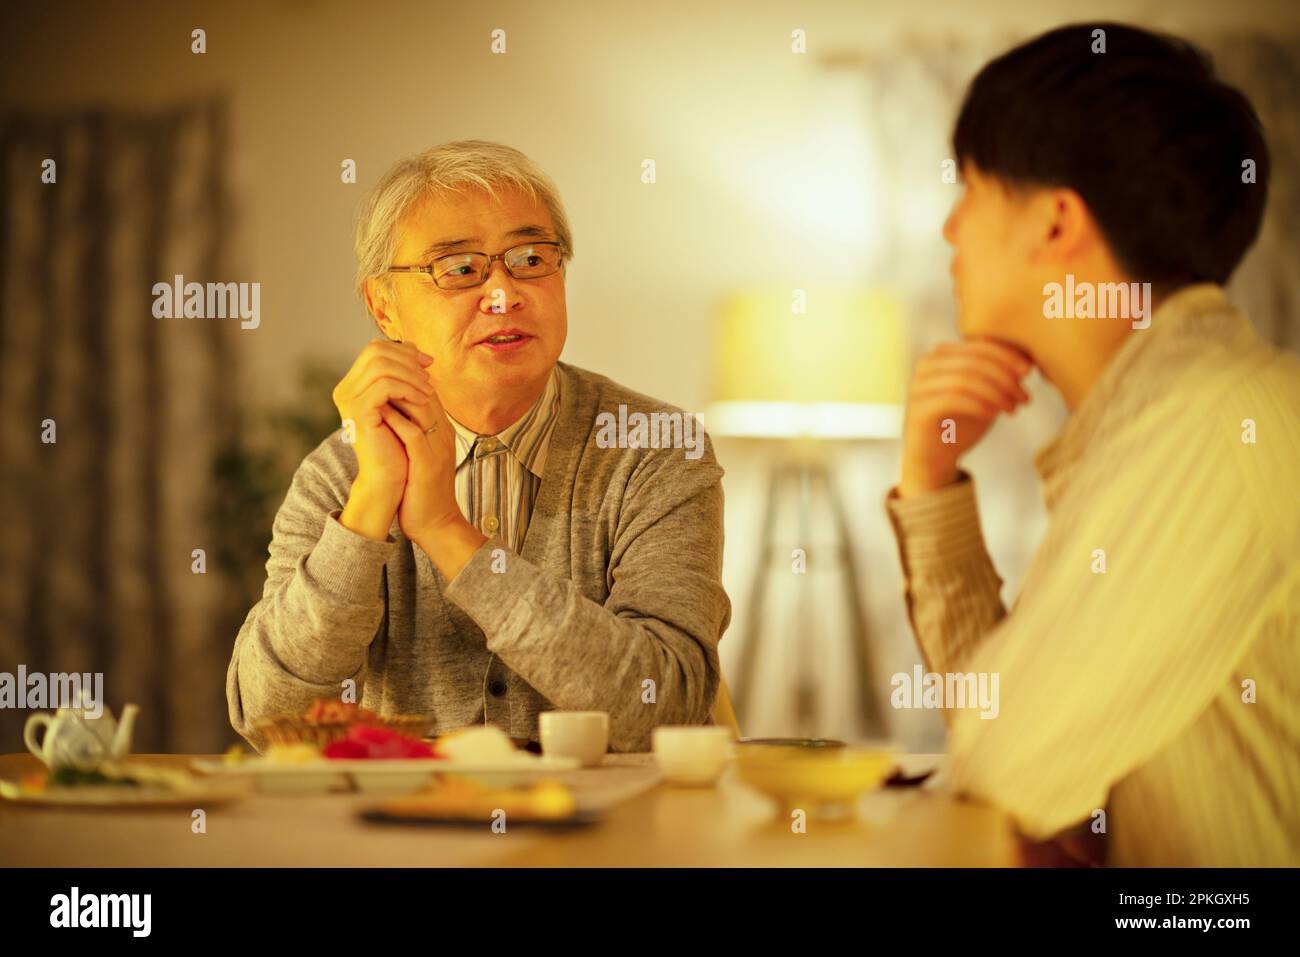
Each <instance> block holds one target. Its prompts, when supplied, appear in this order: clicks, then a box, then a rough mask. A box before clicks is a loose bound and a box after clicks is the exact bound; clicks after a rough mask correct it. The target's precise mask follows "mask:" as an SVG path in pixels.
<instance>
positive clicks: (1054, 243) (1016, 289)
mask: <svg viewBox="0 0 1300 957" xmlns="http://www.w3.org/2000/svg"><path fill="white" fill-rule="evenodd" d="M953 145H954V150H955V154H956V160H957V163H958V165H959V168H960V170H961V173H962V178H963V181H964V189H963V193H962V196H961V198H960V200H959V201H958V203H957V205H956V207H955V208H954V210H953V212H952V214H951V215H950V216H949V218H948V221H947V223H946V224H945V226H944V236H945V238H946V239H947V240H948V241H949V242H950V243H951V244H952V246H953V247H954V250H955V253H956V255H955V257H954V260H953V264H952V275H953V278H954V282H955V292H956V297H957V302H958V310H959V325H960V331H961V336H962V341H961V342H959V343H955V344H944V345H940V346H939V347H937V348H936V349H934V350H933V351H932V352H931V353H930V354H928V355H927V356H925V357H924V358H922V359H921V360H920V362H919V364H918V366H917V369H916V374H915V376H914V378H913V381H912V384H911V387H910V394H909V399H908V409H907V416H906V425H905V427H904V439H903V459H902V470H901V478H900V481H899V484H898V485H897V486H896V487H895V488H894V489H893V490H891V492H890V494H889V497H888V500H887V502H886V505H887V509H888V512H889V515H890V518H891V521H892V523H893V526H894V529H895V533H896V535H897V537H898V542H899V551H900V555H901V558H902V562H903V567H904V573H905V577H906V582H907V601H908V610H909V615H910V617H911V620H912V625H913V628H914V630H915V632H916V635H917V639H918V642H919V644H920V646H921V649H922V653H923V656H924V658H925V660H926V663H927V666H928V667H929V669H930V670H931V671H933V672H935V673H939V674H944V675H954V674H966V673H976V674H978V673H990V674H997V675H998V677H999V683H998V687H999V690H1000V701H999V702H998V708H997V711H996V715H997V716H996V718H993V719H992V720H986V719H985V718H983V717H982V716H981V711H980V710H977V709H969V710H967V709H962V708H953V709H952V710H947V711H945V712H944V713H945V715H946V716H947V717H948V725H949V734H950V752H951V758H952V774H953V782H954V784H955V786H956V787H958V788H959V789H960V790H962V791H964V792H967V793H971V794H973V795H976V796H979V797H982V798H984V799H987V800H990V801H992V802H994V803H997V804H999V805H1001V806H1003V807H1005V808H1006V809H1007V810H1009V811H1010V812H1011V813H1012V814H1013V815H1014V817H1015V819H1016V821H1017V823H1018V826H1019V828H1020V830H1021V831H1022V833H1023V834H1024V835H1025V836H1027V837H1029V838H1031V839H1034V840H1044V841H1045V840H1054V841H1055V842H1057V843H1058V844H1060V845H1061V846H1064V847H1072V848H1074V847H1081V846H1083V845H1084V844H1088V845H1089V846H1090V847H1091V848H1093V849H1096V848H1098V847H1099V846H1100V848H1101V855H1100V858H1101V859H1104V860H1106V861H1107V862H1109V863H1112V864H1120V865H1133V864H1161V865H1285V864H1289V865H1295V864H1298V863H1300V495H1297V487H1298V486H1300V360H1298V359H1297V357H1296V356H1294V355H1292V354H1290V353H1286V352H1282V351H1279V350H1278V349H1276V348H1274V347H1272V346H1271V345H1269V344H1267V343H1266V342H1264V341H1262V340H1261V339H1260V338H1259V336H1258V335H1257V334H1256V332H1255V330H1254V328H1253V327H1252V325H1251V324H1250V322H1249V321H1248V320H1247V318H1246V317H1245V316H1244V315H1243V314H1242V313H1241V312H1240V311H1238V310H1237V309H1235V308H1234V307H1233V306H1231V305H1230V304H1229V303H1228V301H1227V299H1226V298H1225V295H1224V291H1223V289H1222V286H1223V285H1224V284H1225V283H1226V282H1227V280H1228V278H1229V277H1230V276H1231V275H1232V273H1233V271H1234V269H1235V268H1236V267H1237V265H1238V264H1239V263H1240V261H1241V259H1242V257H1243V255H1244V254H1245V252H1246V250H1247V249H1248V247H1249V246H1250V245H1251V243H1252V242H1253V241H1254V239H1255V237H1256V236H1257V234H1258V232H1259V229H1260V222H1261V219H1262V217H1263V212H1264V207H1265V200H1266V197H1267V187H1268V178H1269V157H1268V148H1267V146H1266V144H1265V139H1264V134H1263V131H1262V129H1261V126H1260V122H1259V119H1258V117H1257V116H1256V115H1255V112H1254V110H1253V109H1252V107H1251V105H1250V103H1249V102H1248V101H1247V100H1246V99H1245V97H1243V96H1242V94H1241V93H1239V92H1238V91H1237V90H1235V89H1233V88H1232V87H1230V86H1227V85H1225V84H1224V83H1223V82H1222V81H1221V80H1220V79H1218V78H1217V77H1216V75H1215V73H1214V70H1213V67H1212V65H1211V63H1210V61H1209V59H1208V57H1206V56H1205V55H1204V54H1203V53H1202V52H1200V51H1199V50H1197V49H1196V48H1195V47H1193V46H1191V45H1190V44H1188V43H1186V42H1184V41H1182V40H1178V39H1175V38H1173V37H1167V36H1161V35H1157V34H1153V33H1150V32H1147V31H1144V30H1140V29H1136V28H1133V27H1129V26H1123V25H1120V24H1111V23H1102V24H1090V25H1074V26H1067V27H1062V28H1060V29H1057V30H1053V31H1051V32H1049V33H1047V34H1044V35H1042V36H1040V37H1038V38H1036V39H1034V40H1032V41H1029V42H1028V43H1025V44H1023V45H1022V46H1019V47H1017V48H1015V49H1013V50H1011V51H1010V52H1008V53H1006V54H1004V55H1003V56H1001V57H999V58H998V59H996V60H994V61H993V62H991V63H989V64H988V65H986V66H985V67H984V68H983V69H982V70H981V71H980V73H979V74H978V75H977V76H976V78H975V79H974V81H973V82H972V83H971V85H970V88H969V90H968V92H967V95H966V99H965V102H964V103H963V105H962V108H961V112H960V115H959V117H958V119H957V123H956V128H955V132H954V136H953ZM1035 367H1036V368H1037V369H1038V370H1039V371H1040V372H1041V373H1042V375H1043V376H1044V378H1045V379H1046V380H1047V381H1048V382H1050V383H1051V384H1052V385H1053V386H1054V387H1055V388H1056V389H1058V390H1059V391H1060V393H1061V394H1062V396H1063V397H1064V399H1065V401H1066V403H1067V405H1068V406H1069V408H1070V410H1071V414H1070V418H1069V420H1068V421H1067V422H1066V424H1065V426H1064V427H1063V429H1062V430H1061V432H1060V434H1058V435H1057V436H1056V437H1055V438H1054V439H1053V440H1052V442H1051V443H1050V444H1049V445H1048V446H1047V447H1046V448H1044V449H1043V450H1042V451H1041V452H1040V453H1039V454H1038V456H1037V457H1036V459H1035V463H1034V464H1035V467H1036V469H1037V471H1038V473H1039V475H1040V478H1041V480H1042V485H1043V492H1044V498H1045V501H1046V505H1047V509H1048V513H1049V527H1048V531H1047V534H1046V536H1045V538H1044V540H1043V542H1042V544H1041V547H1040V549H1039V551H1038V553H1037V555H1036V556H1035V558H1034V560H1033V562H1032V564H1031V566H1030V568H1029V571H1028V573H1027V575H1026V577H1025V579H1024V583H1023V586H1022V589H1021V592H1020V595H1019V597H1018V598H1017V599H1016V601H1015V603H1014V604H1013V605H1012V607H1011V609H1010V610H1007V609H1006V608H1004V606H1003V604H1002V601H1001V598H1000V595H999V592H1000V588H1001V584H1002V582H1001V579H1000V578H999V577H998V575H997V573H996V571H995V570H994V567H993V565H992V563H991V561H990V559H989V555H988V553H987V550H986V549H985V546H984V543H983V539H982V535H981V532H980V525H979V518H978V514H977V510H976V500H975V493H974V484H973V480H972V478H971V476H970V475H969V474H967V473H966V472H965V471H963V470H961V469H960V468H959V462H960V460H961V458H962V456H963V455H964V454H965V453H966V452H968V451H969V450H970V449H971V448H972V447H974V446H975V445H976V444H977V443H978V442H979V441H980V439H981V438H982V437H983V436H984V434H985V433H986V432H987V430H988V429H989V428H990V426H991V425H992V424H993V422H994V420H995V419H996V418H997V417H998V416H999V415H1001V414H1002V413H1006V412H1012V411H1014V409H1015V408H1016V407H1017V406H1019V405H1020V404H1022V403H1024V402H1026V401H1028V395H1027V393H1026V392H1025V391H1024V389H1023V387H1022V385H1021V380H1022V379H1023V378H1024V376H1025V375H1027V374H1028V373H1029V371H1030V370H1031V369H1032V368H1035ZM946 704H947V705H948V706H949V707H951V706H952V704H953V702H946ZM1080 835H1082V836H1085V837H1092V836H1094V835H1096V836H1101V835H1104V837H1105V840H1104V842H1103V841H1078V840H1076V838H1077V837H1079V836H1080Z"/></svg>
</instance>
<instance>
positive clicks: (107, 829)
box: [0, 754, 1024, 867]
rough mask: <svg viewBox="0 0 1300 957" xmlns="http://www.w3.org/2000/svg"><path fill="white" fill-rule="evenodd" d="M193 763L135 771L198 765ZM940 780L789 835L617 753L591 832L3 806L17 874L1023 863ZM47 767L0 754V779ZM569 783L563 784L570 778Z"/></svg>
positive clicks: (307, 805)
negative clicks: (22, 870) (199, 824)
mask: <svg viewBox="0 0 1300 957" xmlns="http://www.w3.org/2000/svg"><path fill="white" fill-rule="evenodd" d="M195 757H208V758H212V759H218V758H219V757H220V756H219V755H176V754H172V755H161V754H159V755H136V756H133V757H132V760H137V761H143V762H147V763H149V764H156V765H161V766H166V767H189V765H190V762H191V760H192V759H193V758H195ZM901 763H902V766H903V769H904V770H905V771H907V772H915V771H920V770H923V769H929V768H935V769H937V773H936V774H934V775H933V776H931V778H929V779H928V780H927V781H925V783H924V784H923V785H920V786H911V787H892V786H891V787H882V788H879V789H877V790H874V791H871V792H869V793H868V794H866V795H864V796H863V797H862V798H861V800H860V801H859V802H858V803H857V805H856V806H855V807H854V808H853V809H852V810H853V813H851V814H849V815H846V816H843V817H841V818H839V819H831V820H823V819H820V818H817V817H815V816H814V817H810V818H809V819H808V820H807V821H806V826H805V827H804V829H802V830H800V829H799V828H798V827H796V826H794V824H793V822H792V821H791V819H790V818H788V817H786V816H784V814H782V812H781V811H780V810H779V809H778V807H777V805H776V803H775V802H773V801H772V800H770V799H768V798H766V797H765V796H763V795H762V794H760V793H759V792H757V791H755V790H753V789H752V788H750V787H748V786H747V785H746V784H745V783H744V782H742V781H741V780H740V779H739V777H738V775H737V772H736V769H735V768H734V767H732V768H729V769H728V770H727V771H726V772H724V774H723V776H722V778H721V780H720V781H719V782H718V783H717V785H716V786H713V787H706V788H694V787H675V786H672V785H670V784H668V783H665V782H664V781H663V780H662V779H661V778H660V776H659V773H658V771H657V769H656V767H655V763H654V758H653V755H650V754H609V755H606V756H605V758H604V760H603V761H602V763H601V764H600V766H599V767H596V768H589V769H583V770H581V771H575V772H565V774H568V775H570V777H569V778H568V779H567V782H566V783H570V784H571V786H572V787H573V788H574V790H575V793H579V794H583V793H588V794H591V795H600V796H601V798H602V799H603V800H604V801H606V804H607V806H606V807H604V808H603V810H602V812H601V815H600V819H599V820H598V821H596V822H595V823H593V824H589V825H586V826H582V827H575V828H571V829H566V830H551V829H544V828H538V827H529V826H527V825H525V824H516V825H513V826H510V825H509V824H507V827H506V829H505V831H504V832H503V833H496V832H494V831H493V830H492V828H491V827H490V826H489V825H488V824H487V823H486V822H485V823H484V824H483V825H482V826H481V827H480V826H476V825H475V826H468V827H466V826H414V825H405V824H382V823H370V822H367V821H365V820H363V819H362V817H361V812H363V811H364V810H365V809H367V808H369V807H373V806H374V805H375V804H377V803H379V802H380V801H382V800H383V798H382V797H380V796H376V795H373V794H361V793H354V792H336V793H325V794H306V795H290V794H274V793H261V792H257V791H252V792H250V793H248V794H247V795H246V796H244V797H242V798H240V799H238V800H236V801H233V802H230V803H224V804H216V805H214V806H213V807H211V808H204V809H203V811H204V814H203V825H204V826H203V828H202V830H201V831H197V832H196V830H197V829H196V828H195V827H193V826H192V825H193V821H194V820H195V816H194V814H193V810H194V809H192V808H189V807H173V808H160V809H153V810H146V809H142V808H139V809H125V808H67V807H38V806H27V805H21V804H17V803H14V802H10V801H4V800H0V866H8V867H138V866H147V867H230V866H236V867H282V866H299V867H317V866H327V867H347V866H362V867H408V866H411V867H431V866H432V867H484V866H486V867H863V866H866V867H936V866H937V867H985V866H994V867H1006V866H1014V865H1017V864H1020V863H1024V861H1023V858H1022V856H1021V850H1020V846H1019V843H1018V841H1017V838H1016V834H1015V831H1014V829H1013V827H1012V824H1011V821H1010V819H1009V818H1008V817H1007V816H1006V815H1005V814H1004V813H1003V812H1001V811H999V810H998V809H996V808H994V807H991V806H989V805H985V804H981V803H976V802H971V801H967V800H964V799H961V798H959V797H957V796H955V795H953V794H952V793H951V792H950V791H949V789H948V788H947V786H946V784H945V780H944V773H943V756H942V755H921V754H916V755H905V756H903V757H902V759H901ZM39 768H40V765H39V764H38V763H37V760H36V759H35V758H34V757H33V756H32V755H30V754H6V755H0V778H5V779H9V780H14V779H17V778H20V777H21V776H22V775H24V774H27V773H29V772H32V771H35V770H39ZM561 777H562V779H564V778H563V775H562V776H561Z"/></svg>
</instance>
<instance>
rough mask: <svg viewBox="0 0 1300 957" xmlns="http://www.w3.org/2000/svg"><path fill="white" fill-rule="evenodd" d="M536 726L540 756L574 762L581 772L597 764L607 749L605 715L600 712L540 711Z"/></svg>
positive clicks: (606, 720) (607, 724) (606, 717)
mask: <svg viewBox="0 0 1300 957" xmlns="http://www.w3.org/2000/svg"><path fill="white" fill-rule="evenodd" d="M537 723H538V727H539V729H540V730H541V737H542V753H543V754H548V755H552V756H554V757H561V758H577V759H578V761H579V762H580V763H581V764H582V766H583V767H584V768H588V767H591V766H592V765H596V764H599V763H600V759H601V758H603V757H604V756H605V751H606V749H607V748H608V747H609V715H608V714H607V713H606V712H604V711H543V712H542V713H541V714H539V715H538V716H537Z"/></svg>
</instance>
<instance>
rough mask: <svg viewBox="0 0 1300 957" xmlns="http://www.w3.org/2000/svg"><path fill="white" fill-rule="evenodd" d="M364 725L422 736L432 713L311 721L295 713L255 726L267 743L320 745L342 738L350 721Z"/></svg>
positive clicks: (430, 727)
mask: <svg viewBox="0 0 1300 957" xmlns="http://www.w3.org/2000/svg"><path fill="white" fill-rule="evenodd" d="M358 724H361V725H367V726H369V727H372V728H387V729H388V730H389V731H398V732H400V733H402V734H406V735H410V736H411V737H413V738H423V737H424V736H425V735H427V734H428V733H429V732H430V731H432V730H433V725H434V716H433V715H431V714H402V715H389V716H380V717H378V718H372V719H370V720H363V721H335V722H328V723H323V722H313V721H308V720H307V719H305V718H301V717H298V716H296V715H285V716H283V717H279V718H272V719H271V720H269V721H264V722H262V723H261V724H259V725H258V726H257V730H258V731H259V732H260V733H262V734H263V735H265V736H266V740H267V742H268V743H269V744H311V745H315V746H316V747H318V748H323V747H325V746H326V745H327V744H333V743H334V742H335V741H342V740H343V739H344V738H346V737H347V736H348V731H349V730H350V729H351V728H352V727H353V726H354V725H358Z"/></svg>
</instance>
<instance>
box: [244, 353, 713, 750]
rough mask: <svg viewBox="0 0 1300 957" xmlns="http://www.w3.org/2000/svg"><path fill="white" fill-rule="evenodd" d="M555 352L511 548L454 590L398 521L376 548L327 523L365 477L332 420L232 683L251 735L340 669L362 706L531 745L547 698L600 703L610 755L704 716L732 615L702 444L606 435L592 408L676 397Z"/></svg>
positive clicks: (486, 558)
mask: <svg viewBox="0 0 1300 957" xmlns="http://www.w3.org/2000/svg"><path fill="white" fill-rule="evenodd" d="M558 365H559V369H560V372H561V375H562V379H561V384H560V389H561V395H560V411H559V421H558V422H557V423H556V426H555V430H554V432H553V433H552V435H551V445H550V450H549V452H548V455H547V461H546V471H545V476H544V479H543V481H542V484H541V489H540V491H539V492H538V497H537V502H536V504H535V507H534V510H533V514H532V518H531V520H530V523H529V527H528V533H527V537H526V539H525V541H524V547H523V553H522V555H516V554H515V553H514V552H513V551H510V550H509V548H508V547H507V546H506V544H505V543H504V542H503V541H502V540H501V539H500V537H499V533H498V535H494V536H493V537H492V538H490V539H489V540H488V541H487V542H485V543H484V544H483V545H482V546H481V547H480V548H479V550H478V551H477V552H475V554H474V556H473V557H472V558H471V559H470V561H469V563H468V564H467V565H466V566H465V567H464V569H462V570H461V572H460V574H458V575H457V576H456V577H455V579H454V580H452V581H451V582H450V583H448V582H447V580H446V579H445V578H444V577H443V575H442V573H441V572H439V571H438V570H437V569H436V568H435V567H434V565H433V563H432V562H430V560H429V558H428V556H427V555H425V554H424V552H423V551H422V550H421V549H420V548H419V547H418V546H416V545H415V544H414V543H413V542H411V541H410V540H408V539H407V538H405V537H404V536H403V535H402V533H401V529H400V528H399V527H398V524H397V522H396V520H394V522H393V526H392V528H391V529H390V531H389V540H388V541H386V542H378V541H373V540H371V539H367V538H365V537H363V536H361V535H358V534H356V533H354V532H352V531H350V530H349V529H347V528H344V527H343V526H342V525H340V524H339V522H338V518H339V515H340V513H341V512H342V510H343V506H344V504H346V502H347V497H348V491H349V489H350V488H351V486H352V481H353V479H354V478H355V477H356V473H357V460H356V453H355V451H354V449H353V447H352V446H351V445H350V444H348V443H345V442H343V441H342V438H341V434H342V433H341V432H335V433H334V434H333V435H331V436H330V437H329V438H327V439H326V440H325V441H324V442H322V443H321V444H320V445H319V446H318V447H317V448H316V449H315V450H314V451H313V452H312V453H311V454H309V455H308V456H307V458H305V459H304V460H303V462H302V464H301V465H300V466H299V468H298V470H297V473H296V474H295V475H294V478H293V483H292V485H291V487H290V489H289V493H288V495H287V497H286V498H285V500H284V503H283V504H282V505H281V506H280V510H279V512H278V513H277V515H276V518H275V524H274V528H273V539H272V541H271V545H270V549H269V551H270V560H269V561H268V562H267V565H266V570H267V579H266V586H265V588H264V589H263V593H262V598H261V600H260V601H259V602H258V603H257V604H256V605H255V606H254V607H253V609H252V610H251V611H250V612H249V614H248V618H247V619H246V620H245V622H244V625H243V627H242V628H241V629H240V632H239V636H238V638H236V640H235V648H234V653H233V655H232V656H231V659H230V668H229V671H228V673H227V677H226V697H227V701H228V704H229V706H230V721H231V724H232V725H233V726H234V728H235V730H236V731H238V732H239V733H240V734H241V735H243V736H244V738H246V739H247V740H248V741H249V743H250V744H252V745H253V746H254V747H256V748H257V749H258V750H262V749H264V747H265V745H266V741H265V739H264V738H263V736H262V735H260V734H259V733H257V731H256V730H254V726H255V725H256V724H257V723H259V722H260V721H263V720H265V719H266V718H269V717H271V716H274V715H279V714H286V713H287V714H294V713H302V712H304V711H305V710H306V709H307V708H308V706H309V705H310V704H311V703H312V701H314V700H315V699H316V698H320V697H328V698H338V697H339V696H340V695H341V694H342V692H343V689H344V684H343V683H344V682H345V681H346V680H347V679H352V680H354V681H355V682H356V699H355V700H357V701H358V702H359V703H360V704H361V705H362V706H363V707H366V708H369V709H371V710H373V711H377V712H380V713H381V714H416V713H432V714H433V715H435V716H436V721H437V723H436V726H435V730H436V731H437V732H443V731H448V730H451V729H454V728H459V727H464V726H465V725H469V724H480V723H483V722H484V721H485V720H486V721H490V722H492V723H493V724H496V725H498V726H499V727H501V728H502V729H504V730H506V731H508V732H509V733H510V734H511V735H514V736H516V737H524V738H528V739H530V740H537V738H538V733H537V715H538V713H539V712H541V711H548V710H552V709H561V710H570V711H607V712H609V716H610V747H611V749H613V750H617V751H646V750H649V749H650V733H651V730H652V729H653V728H654V727H655V726H657V725H661V724H709V723H711V718H710V713H711V710H712V707H713V702H714V698H715V696H716V694H717V689H718V682H719V673H720V672H719V665H718V647H717V646H718V641H719V639H720V638H721V637H722V633H723V632H724V631H725V630H726V627H727V625H728V623H729V622H730V620H731V604H730V602H729V601H728V599H727V595H726V593H725V592H724V591H723V588H722V581H721V574H722V546H723V542H722V535H723V531H722V506H723V501H722V475H723V470H722V468H721V466H719V465H718V463H717V460H716V459H715V457H714V454H713V446H712V443H711V442H710V441H709V440H708V438H707V436H706V438H705V449H704V454H703V455H702V456H700V457H698V458H694V459H691V458H687V456H686V452H685V450H683V449H680V448H646V449H638V448H602V447H601V446H600V445H599V444H598V443H597V440H596V436H597V431H598V424H597V416H598V414H599V413H601V412H609V413H611V414H612V415H613V416H614V417H615V418H617V417H618V413H619V408H618V407H619V405H620V404H622V405H625V406H626V408H627V411H628V412H629V413H631V412H636V411H641V412H646V413H651V412H668V413H672V412H676V411H679V410H676V409H674V408H673V407H672V406H668V405H665V404H664V403H662V402H659V401H657V400H654V399H651V398H648V397H647V396H644V395H640V394H638V393H636V392H633V391H631V390H629V389H626V388H624V387H622V386H620V385H618V384H617V383H615V382H612V381H611V380H609V379H607V378H606V377H604V376H601V375H597V374H595V373H592V372H588V371H586V370H583V369H579V368H577V367H575V366H571V365H568V364H566V363H563V362H561V363H559V364H558ZM604 444H608V443H607V442H606V443H604ZM498 549H501V550H503V551H498Z"/></svg>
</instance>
